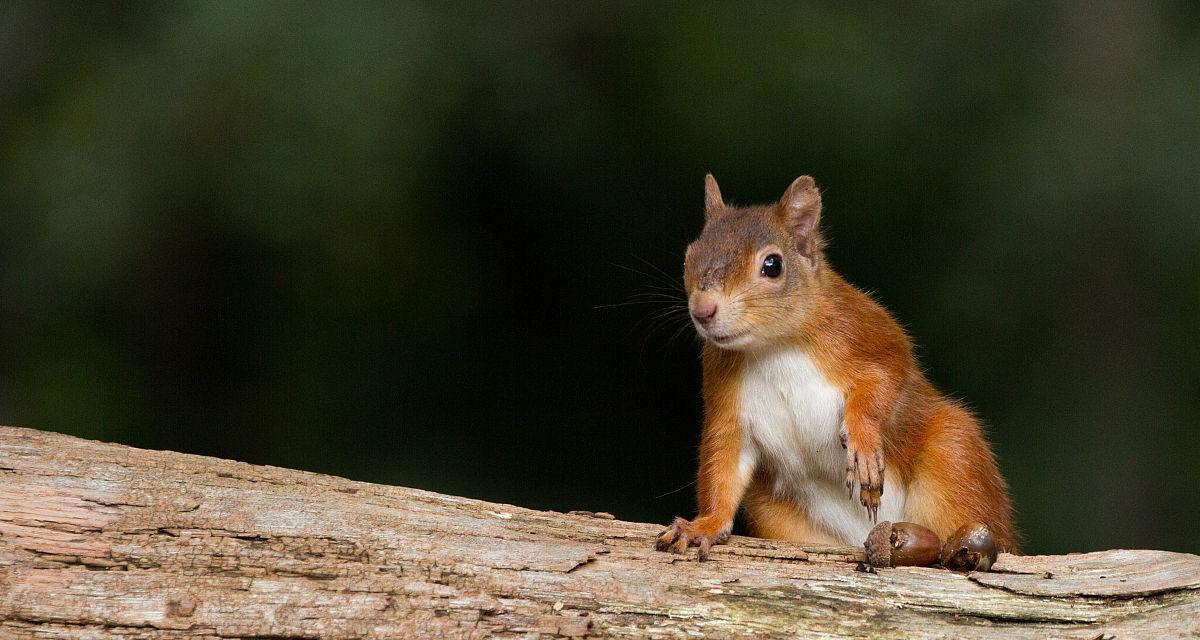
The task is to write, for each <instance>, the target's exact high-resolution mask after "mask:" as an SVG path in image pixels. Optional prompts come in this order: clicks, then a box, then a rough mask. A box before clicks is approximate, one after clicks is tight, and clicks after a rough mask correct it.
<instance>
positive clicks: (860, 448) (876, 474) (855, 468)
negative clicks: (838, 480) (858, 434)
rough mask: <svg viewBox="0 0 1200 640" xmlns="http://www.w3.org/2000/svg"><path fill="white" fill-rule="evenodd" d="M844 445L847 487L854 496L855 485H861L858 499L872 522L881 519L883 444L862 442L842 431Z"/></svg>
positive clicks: (851, 495)
mask: <svg viewBox="0 0 1200 640" xmlns="http://www.w3.org/2000/svg"><path fill="white" fill-rule="evenodd" d="M841 436H842V447H844V448H845V449H846V489H847V490H849V491H850V497H851V498H853V497H854V485H855V484H857V485H858V487H859V491H858V500H859V502H861V503H862V505H863V506H864V507H866V508H867V515H869V516H871V522H878V521H879V499H880V498H881V497H882V496H883V446H882V444H881V443H879V442H861V441H860V439H856V438H854V437H851V436H849V434H847V433H846V431H845V430H843V431H842V434H841Z"/></svg>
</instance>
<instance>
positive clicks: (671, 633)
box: [0, 427, 1200, 640]
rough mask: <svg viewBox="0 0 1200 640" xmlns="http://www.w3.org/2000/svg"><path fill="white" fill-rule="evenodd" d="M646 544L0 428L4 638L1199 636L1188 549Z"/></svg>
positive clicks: (1195, 578) (605, 525) (608, 526)
mask: <svg viewBox="0 0 1200 640" xmlns="http://www.w3.org/2000/svg"><path fill="white" fill-rule="evenodd" d="M668 515H670V514H664V521H665V520H666V516H668ZM660 529H661V527H659V526H656V525H650V524H639V523H633V522H623V521H620V520H615V519H612V517H611V516H609V515H608V514H604V513H601V514H592V513H590V512H575V513H572V514H561V513H554V512H542V511H532V510H529V509H523V508H520V507H514V506H509V505H501V504H492V503H487V502H481V501H478V500H469V499H466V498H458V497H453V496H445V495H439V494H435V493H430V492H427V491H419V490H415V489H404V488H399V487H387V486H380V485H373V484H367V483H362V482H352V481H349V480H345V479H342V478H335V477H331V476H323V475H317V474H312V473H306V472H303V471H292V470H288V469H279V468H274V467H262V466H254V465H249V464H244V463H239V462H231V461H227V460H218V459H213V458H204V457H200V456H192V455H184V454H179V453H170V452H160V451H144V450H139V449H132V448H129V447H124V446H120V445H112V444H102V443H97V442H91V441H86V440H80V439H76V438H71V437H68V436H63V435H57V434H50V433H44V432H38V431H32V430H28V429H16V428H6V427H0V637H2V638H18V639H23V638H43V639H44V638H89V639H100V638H123V639H129V638H211V639H221V638H249V637H270V638H424V637H444V638H483V637H513V638H518V637H519V638H548V637H579V636H589V635H591V636H603V637H630V638H644V637H664V638H666V637H719V638H726V637H746V638H750V637H754V638H760V637H785V636H788V637H790V636H797V635H798V636H803V637H816V638H842V637H855V638H886V637H906V638H1045V637H1056V638H1080V639H1084V638H1086V639H1089V640H1090V639H1095V638H1101V637H1102V638H1108V637H1113V636H1115V637H1118V638H1139V637H1144V638H1168V637H1187V636H1192V637H1195V636H1200V557H1196V556H1192V555H1188V554H1182V553H1170V552H1165V551H1124V550H1119V551H1106V552H1100V553H1088V554H1077V555H1067V556H1038V557H1017V556H1010V555H1001V557H1000V560H999V561H998V562H997V564H996V566H995V571H994V572H992V573H980V574H970V575H960V574H955V573H951V572H948V571H943V570H938V569H922V568H897V569H879V570H877V571H876V572H874V573H871V572H865V571H862V566H861V562H862V560H863V554H862V550H861V549H856V548H836V547H825V546H816V545H802V544H789V543H782V542H772V541H767V540H758V539H753V538H742V537H737V536H735V537H734V538H733V539H732V540H731V543H730V544H729V545H725V546H720V547H716V548H714V549H713V553H712V559H711V561H709V562H707V563H704V564H700V563H697V562H695V561H694V559H691V558H689V559H684V558H681V557H679V556H673V555H670V554H664V553H658V552H655V551H653V550H652V549H651V542H652V540H653V536H654V535H655V534H656V533H657V532H658V531H660Z"/></svg>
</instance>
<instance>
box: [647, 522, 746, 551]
mask: <svg viewBox="0 0 1200 640" xmlns="http://www.w3.org/2000/svg"><path fill="white" fill-rule="evenodd" d="M700 520H702V519H700V518H698V519H697V520H696V521H691V522H689V521H687V520H685V519H683V518H678V517H677V518H675V520H674V521H673V522H672V523H671V526H669V527H667V528H666V529H664V530H663V532H662V533H660V534H658V537H657V538H655V540H654V548H655V549H657V550H658V551H669V552H671V553H678V554H681V555H682V554H685V553H687V548H688V547H698V549H697V553H696V559H697V560H698V561H700V562H704V561H705V560H708V555H709V550H710V549H712V546H713V545H715V544H724V543H725V542H726V541H727V540H729V530H728V527H726V528H723V529H718V530H716V531H711V530H710V529H711V527H709V526H706V525H707V523H705V522H699V523H698V522H697V521H700Z"/></svg>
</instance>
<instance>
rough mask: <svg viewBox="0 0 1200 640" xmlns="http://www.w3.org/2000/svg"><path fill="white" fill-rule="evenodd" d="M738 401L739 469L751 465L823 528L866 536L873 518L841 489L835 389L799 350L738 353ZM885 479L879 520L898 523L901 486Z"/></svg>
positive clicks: (841, 405) (838, 393)
mask: <svg viewBox="0 0 1200 640" xmlns="http://www.w3.org/2000/svg"><path fill="white" fill-rule="evenodd" d="M740 400H741V405H740V408H741V423H742V452H741V458H740V462H741V465H742V468H743V471H747V472H748V471H750V470H751V469H758V470H759V472H760V473H762V474H763V475H762V476H761V477H763V478H765V479H767V481H768V482H769V485H768V486H769V487H770V488H771V491H772V492H773V493H774V494H775V495H776V496H777V497H779V498H783V499H789V500H792V501H794V502H795V503H796V504H797V506H799V507H801V508H802V509H804V510H805V511H806V512H807V513H808V515H809V517H810V518H812V521H813V523H814V524H815V525H817V526H819V527H821V528H823V529H825V530H826V531H827V532H828V533H831V534H834V535H837V536H842V537H844V538H845V539H849V540H862V539H865V538H866V535H867V533H868V532H869V531H870V529H871V527H872V526H873V523H872V522H871V520H870V518H868V517H867V515H866V512H865V511H864V510H863V509H862V507H861V506H860V505H859V503H858V500H857V498H855V499H851V498H850V497H849V495H848V491H847V489H846V453H845V450H844V449H843V448H842V445H841V438H840V433H841V429H842V412H843V410H844V409H845V404H846V399H845V394H843V392H842V390H841V389H839V388H837V387H836V386H834V385H833V384H832V383H831V382H830V381H829V380H828V379H827V378H826V377H825V375H824V374H823V373H822V372H821V371H820V370H819V369H818V368H817V366H816V364H815V363H814V362H813V361H812V358H810V357H809V355H808V354H807V353H806V352H805V351H804V350H802V349H800V348H795V347H790V348H778V349H771V350H766V351H751V352H747V353H746V354H745V362H744V364H743V368H742V375H741V398H740ZM764 472H765V473H764ZM889 481H890V484H888V485H887V490H886V491H884V494H883V496H882V503H881V505H880V510H879V519H880V520H881V521H882V520H903V511H904V501H905V495H904V494H905V488H904V487H903V486H902V484H901V483H900V482H899V481H898V479H892V478H889Z"/></svg>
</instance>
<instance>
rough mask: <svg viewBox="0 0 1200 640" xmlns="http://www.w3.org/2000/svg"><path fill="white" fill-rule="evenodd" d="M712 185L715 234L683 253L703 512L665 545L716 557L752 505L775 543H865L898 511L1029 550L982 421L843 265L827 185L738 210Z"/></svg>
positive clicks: (755, 525) (710, 214)
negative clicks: (835, 264)
mask: <svg viewBox="0 0 1200 640" xmlns="http://www.w3.org/2000/svg"><path fill="white" fill-rule="evenodd" d="M704 186H705V189H704V208H705V225H704V230H703V232H702V233H701V234H700V237H699V238H698V239H697V240H696V241H695V242H693V243H692V244H691V245H689V246H688V248H687V254H686V257H685V260H684V286H685V288H686V290H687V294H688V309H689V312H690V314H691V319H692V322H693V324H694V325H695V328H696V331H697V332H698V333H699V335H700V337H701V338H702V339H703V347H702V349H703V353H702V357H701V361H702V369H703V396H704V427H703V432H702V435H701V439H700V469H699V472H698V480H697V502H698V507H699V514H698V515H697V516H696V518H695V519H694V520H691V521H688V520H685V519H683V518H676V519H675V521H674V523H672V524H671V525H670V526H669V527H668V528H667V530H666V531H664V532H663V533H662V534H661V535H660V536H659V537H658V538H657V539H656V541H655V546H656V548H658V549H659V550H661V551H668V550H669V551H673V552H676V553H683V552H684V551H685V550H686V549H687V548H688V547H689V546H695V547H699V559H701V560H704V559H706V558H707V556H708V553H709V549H710V547H711V546H712V545H714V544H721V543H723V542H725V541H726V539H727V538H728V537H729V532H730V529H731V527H732V525H733V518H734V515H735V514H736V512H737V510H738V507H739V505H740V506H741V507H742V508H743V509H744V511H745V515H746V517H747V524H748V525H749V529H750V532H751V534H752V535H754V536H757V537H761V538H777V539H784V540H793V541H803V542H815V543H827V544H841V545H861V544H862V543H863V540H864V539H865V538H866V537H867V533H868V532H869V531H870V529H871V527H872V524H873V523H875V522H876V521H878V519H879V518H883V519H884V520H892V521H909V522H915V523H917V524H920V525H924V526H926V527H928V528H929V529H932V530H933V531H934V533H936V534H937V535H938V537H939V538H941V539H945V538H946V536H947V535H949V534H951V533H952V532H953V531H954V530H955V529H956V528H958V527H959V526H960V525H963V524H965V523H968V522H976V521H977V522H982V523H984V524H986V525H988V526H989V527H990V528H991V531H992V533H993V535H994V536H995V540H996V542H997V543H998V545H999V546H1000V547H1001V548H1003V549H1006V550H1008V551H1015V549H1016V543H1017V540H1016V536H1017V534H1016V531H1015V529H1014V528H1013V523H1012V515H1011V507H1010V505H1009V499H1008V494H1007V489H1006V487H1005V483H1004V478H1003V477H1001V475H1000V471H999V469H998V468H997V466H996V460H995V458H994V457H993V455H992V450H991V447H990V446H989V444H988V442H987V441H986V440H985V439H984V436H983V432H982V429H981V427H980V425H979V423H978V422H977V421H976V420H975V418H974V417H973V416H972V415H971V414H970V413H969V412H968V411H967V410H966V409H965V408H963V406H962V405H960V404H959V403H958V402H955V401H954V400H951V399H949V398H947V397H946V396H944V395H942V394H941V393H940V392H938V390H937V389H935V388H934V387H933V385H932V384H931V383H930V382H929V380H928V379H926V377H925V374H924V373H923V372H922V370H921V368H920V366H919V365H918V364H917V362H916V359H915V358H914V356H913V347H912V342H911V341H910V340H909V338H908V336H907V335H906V334H905V332H904V330H903V329H902V328H901V327H900V325H899V324H897V323H896V321H895V320H894V319H893V318H892V316H891V315H890V314H889V313H888V312H887V311H886V310H885V309H884V308H883V307H882V306H880V305H879V304H878V303H877V302H875V301H874V300H872V299H871V297H870V296H868V295H867V294H865V293H863V292H862V291H860V290H858V289H856V288H855V287H854V286H853V285H851V284H850V283H848V282H846V280H844V279H843V278H842V277H841V276H840V275H838V274H837V272H835V271H834V270H833V269H832V268H831V267H830V266H829V264H828V262H827V261H826V258H825V255H824V253H823V251H822V239H821V233H820V229H819V222H820V218H821V194H820V192H819V191H818V190H817V187H816V184H815V183H814V182H813V179H812V178H811V177H810V176H801V177H799V178H797V179H796V180H795V181H794V182H793V183H792V184H791V186H790V187H788V189H787V191H786V192H785V193H784V194H783V197H782V198H781V199H780V200H779V202H777V203H775V204H771V205H765V206H749V207H737V206H732V205H727V204H725V202H724V201H723V200H722V198H721V191H720V189H719V187H718V186H717V181H716V180H715V179H714V178H713V177H712V175H711V174H710V175H708V176H706V177H705V185H704ZM885 477H886V482H885ZM847 494H849V495H847Z"/></svg>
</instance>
